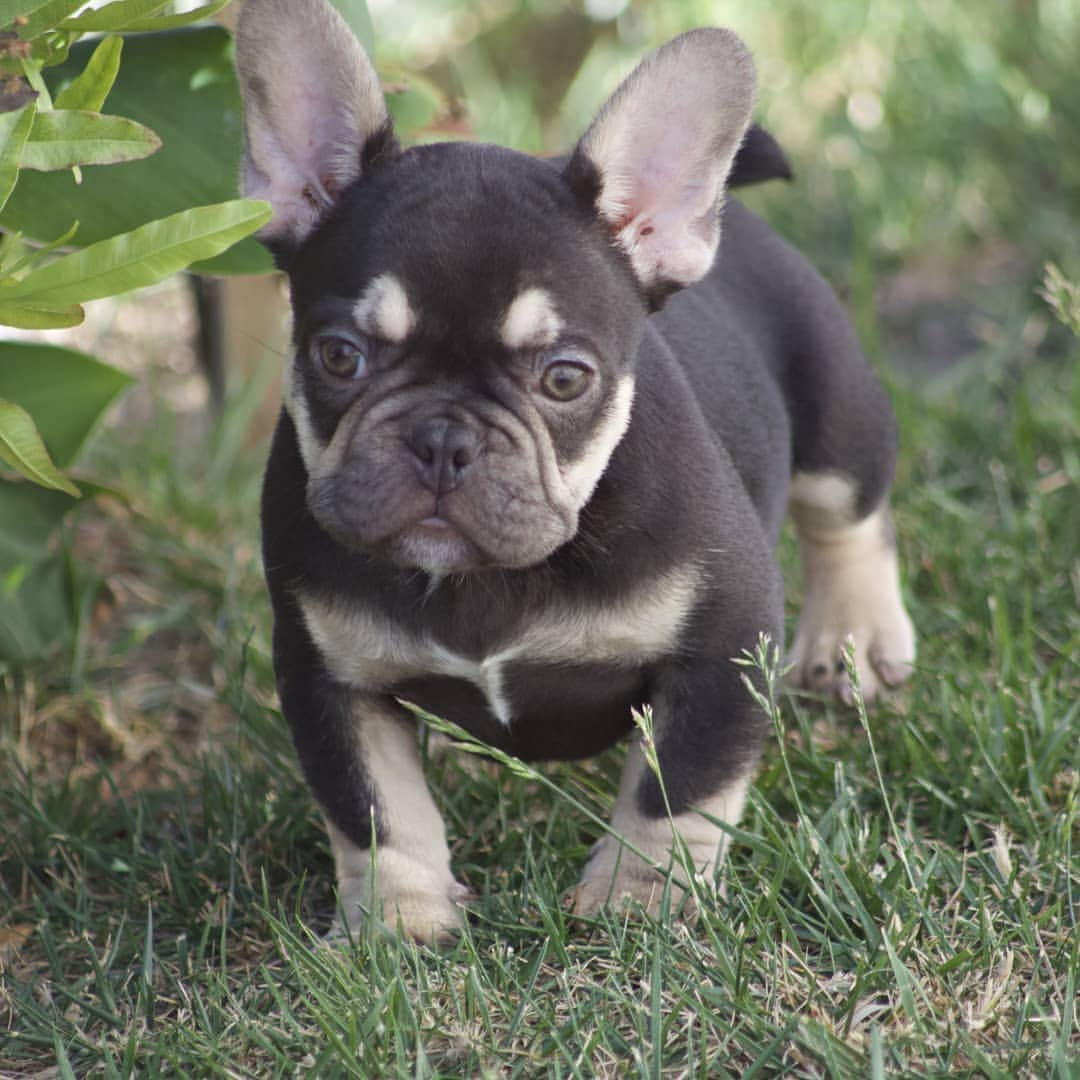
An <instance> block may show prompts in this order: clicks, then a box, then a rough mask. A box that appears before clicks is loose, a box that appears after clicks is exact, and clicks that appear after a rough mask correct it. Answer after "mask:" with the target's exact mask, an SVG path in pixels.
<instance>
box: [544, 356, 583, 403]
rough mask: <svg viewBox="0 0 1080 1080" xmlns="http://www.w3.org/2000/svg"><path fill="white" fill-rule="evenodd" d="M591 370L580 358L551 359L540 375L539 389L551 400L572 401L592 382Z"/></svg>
mask: <svg viewBox="0 0 1080 1080" xmlns="http://www.w3.org/2000/svg"><path fill="white" fill-rule="evenodd" d="M592 377H593V370H592V368H591V367H589V365H588V364H586V363H584V362H583V361H581V360H566V359H559V360H553V361H552V362H551V363H550V364H548V366H547V367H546V368H544V373H543V374H542V375H541V376H540V389H541V390H543V391H544V393H545V394H546V395H547V396H548V397H549V398H551V399H552V400H553V401H573V400H574V398H579V397H581V395H582V394H584V393H585V391H586V390H587V389H588V388H589V384H590V383H591V382H592Z"/></svg>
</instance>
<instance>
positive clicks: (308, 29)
mask: <svg viewBox="0 0 1080 1080" xmlns="http://www.w3.org/2000/svg"><path fill="white" fill-rule="evenodd" d="M236 69H237V74H238V75H239V81H240V92H241V95H242V97H243V102H244V160H243V166H242V177H241V185H242V187H243V191H244V194H245V195H248V196H250V197H251V198H255V199H265V200H266V201H267V202H269V203H270V204H271V206H272V207H273V208H274V216H273V218H271V220H270V223H269V224H268V225H267V226H266V227H265V228H264V229H263V230H262V232H261V233H260V234H259V239H261V240H262V241H263V242H264V243H265V244H266V245H267V246H268V247H270V248H271V250H273V251H274V252H275V254H278V255H279V256H282V255H286V254H287V253H288V252H289V251H290V250H291V249H293V248H294V247H295V246H296V245H298V244H299V243H300V242H301V241H302V240H303V239H304V237H306V236H307V235H308V233H310V232H311V230H312V229H313V228H314V227H315V225H316V224H317V223H318V222H319V220H320V219H321V218H322V217H323V215H324V214H325V213H326V212H327V211H328V210H329V209H330V208H331V207H332V206H333V205H334V204H335V203H336V202H337V200H338V198H339V197H340V195H341V193H342V192H343V191H344V190H345V188H346V187H348V186H349V184H351V183H352V182H353V181H354V180H356V179H358V178H359V177H360V175H361V173H362V172H363V171H364V169H365V168H367V167H369V166H370V164H371V163H372V162H373V161H374V160H375V158H376V157H378V156H379V154H381V153H386V152H388V151H390V150H394V149H396V148H397V144H396V142H395V140H394V136H393V130H392V128H391V124H390V116H389V113H388V112H387V110H386V103H385V101H384V100H383V95H382V89H381V87H380V85H379V79H378V76H377V75H376V74H375V69H374V67H372V65H371V61H370V60H369V59H368V58H367V56H366V55H365V53H364V50H363V49H362V48H361V47H360V43H359V42H358V41H357V40H356V37H355V36H354V35H353V32H352V31H351V30H350V29H349V27H348V25H347V24H346V22H345V20H344V19H342V17H341V16H340V15H339V14H338V13H337V11H335V10H334V8H333V7H331V6H330V4H329V3H327V2H326V0H247V2H246V3H245V4H244V6H243V10H242V12H241V15H240V23H239V26H238V27H237V31H236Z"/></svg>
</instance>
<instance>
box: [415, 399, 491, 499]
mask: <svg viewBox="0 0 1080 1080" xmlns="http://www.w3.org/2000/svg"><path fill="white" fill-rule="evenodd" d="M407 441H408V445H409V449H410V450H411V451H412V452H413V456H414V457H415V458H416V472H417V475H418V476H419V477H420V483H422V484H423V485H424V487H426V488H427V489H428V490H429V491H433V492H434V493H435V494H436V495H445V494H446V492H448V491H453V490H454V488H456V487H457V486H458V484H460V483H461V478H462V477H463V476H464V475H465V473H466V472H467V471H468V469H469V466H470V465H472V463H473V462H474V461H475V460H476V454H477V450H478V448H479V445H480V444H479V440H478V439H477V437H476V433H475V432H473V431H472V430H471V429H470V428H468V427H466V425H464V424H461V423H458V422H457V421H456V420H450V419H448V418H447V417H441V416H437V417H433V418H431V419H429V420H424V421H423V422H422V423H420V424H417V426H416V427H415V428H413V432H412V434H411V435H410V436H409V438H408V440H407Z"/></svg>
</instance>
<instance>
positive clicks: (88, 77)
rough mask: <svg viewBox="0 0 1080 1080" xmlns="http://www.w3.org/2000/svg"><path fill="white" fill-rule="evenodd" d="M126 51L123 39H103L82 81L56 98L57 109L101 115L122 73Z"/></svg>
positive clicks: (76, 80)
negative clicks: (87, 111)
mask: <svg viewBox="0 0 1080 1080" xmlns="http://www.w3.org/2000/svg"><path fill="white" fill-rule="evenodd" d="M123 48H124V39H123V38H121V37H117V36H116V35H115V34H110V35H109V36H108V37H107V38H103V39H102V41H101V42H100V44H99V45H98V47H97V48H96V49H95V50H94V52H93V55H92V56H91V57H90V59H89V60H88V61H87V62H86V67H85V68H83V70H82V72H81V73H80V74H79V76H78V78H76V79H75V80H74V82H72V83H70V84H69V85H68V86H66V87H65V88H64V89H63V90H61V91H60V93H59V94H57V95H56V97H55V98H54V99H53V104H54V105H55V107H56V108H58V109H86V110H89V111H90V112H100V111H101V107H102V105H104V104H105V99H106V98H107V97H108V96H109V91H110V90H111V89H112V87H113V83H114V82H116V76H117V75H118V74H119V72H120V54H121V52H122V51H123Z"/></svg>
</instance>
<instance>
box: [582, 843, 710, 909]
mask: <svg viewBox="0 0 1080 1080" xmlns="http://www.w3.org/2000/svg"><path fill="white" fill-rule="evenodd" d="M669 857H670V855H669V853H668V852H667V851H665V852H664V858H665V859H668V858H669ZM664 866H665V868H664V869H661V868H660V866H659V865H658V866H657V867H653V866H650V865H649V864H648V863H647V862H645V861H644V860H643V859H641V858H640V857H639V856H637V855H635V854H634V853H633V852H632V851H630V850H629V849H628V848H626V847H624V846H623V845H622V844H620V843H619V841H618V840H616V839H615V838H614V837H613V836H605V837H603V838H602V839H601V840H599V841H598V842H597V844H596V846H595V847H594V848H593V853H592V855H591V856H590V858H589V862H588V864H587V865H586V867H585V873H584V874H583V875H582V878H581V881H580V883H579V884H578V886H577V889H575V891H574V909H573V910H574V914H575V915H579V916H586V917H587V916H594V915H597V914H598V913H599V912H600V911H601V910H602V909H603V908H606V907H611V908H621V907H625V906H626V905H627V904H633V903H636V904H640V905H641V907H642V909H643V910H644V911H645V912H646V913H647V914H648V915H649V916H651V917H652V918H657V917H658V916H659V915H660V914H661V911H662V910H663V907H664V893H665V891H666V889H667V888H668V881H669V879H670V882H671V885H670V889H671V901H670V903H671V911H672V912H673V913H678V914H679V915H681V916H682V917H684V918H687V917H690V916H691V915H692V914H693V912H694V910H695V905H694V902H693V900H694V898H693V896H692V895H690V893H688V891H687V888H686V885H687V881H686V878H687V872H686V869H685V868H684V867H683V866H682V864H681V863H680V862H678V861H676V862H675V863H674V864H673V866H672V868H671V872H670V874H669V873H668V872H667V870H666V863H665V864H664ZM696 885H697V886H699V887H706V879H705V878H704V877H703V876H701V875H697V881H696Z"/></svg>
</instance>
